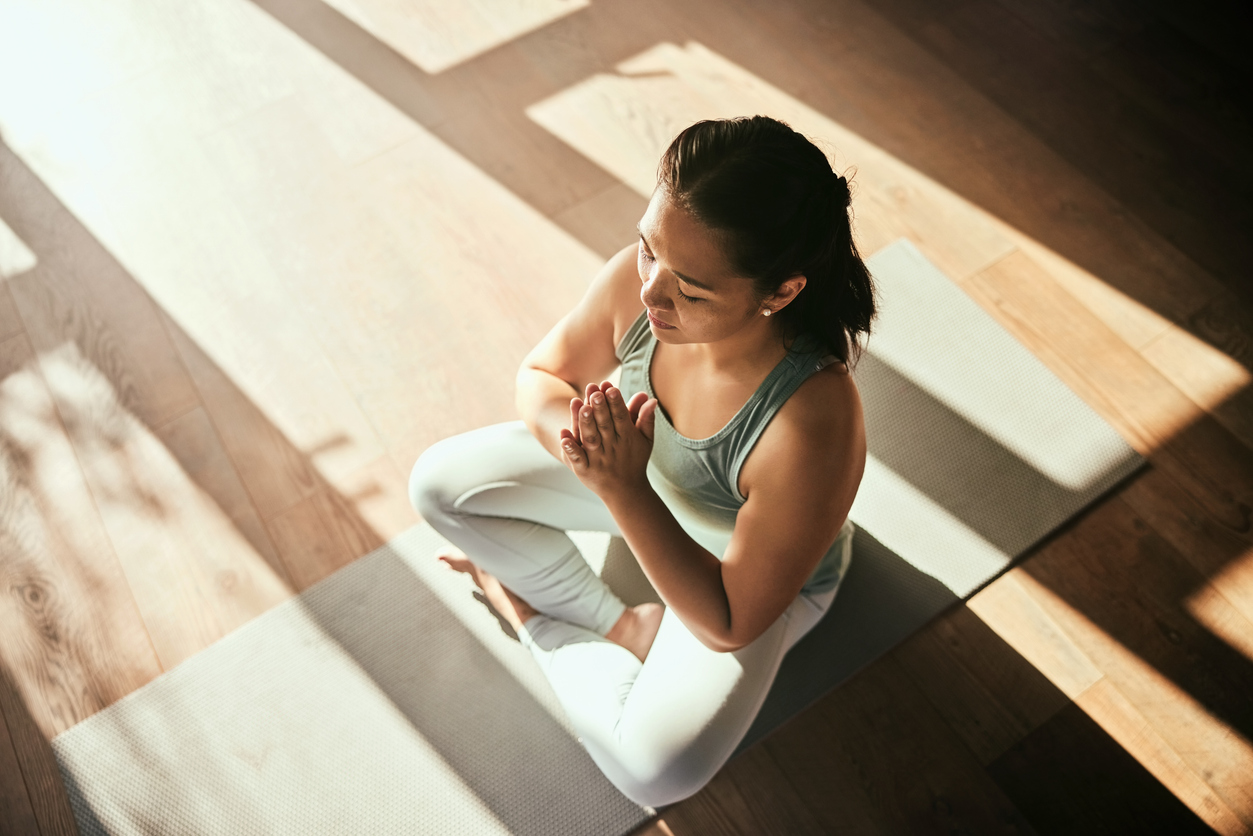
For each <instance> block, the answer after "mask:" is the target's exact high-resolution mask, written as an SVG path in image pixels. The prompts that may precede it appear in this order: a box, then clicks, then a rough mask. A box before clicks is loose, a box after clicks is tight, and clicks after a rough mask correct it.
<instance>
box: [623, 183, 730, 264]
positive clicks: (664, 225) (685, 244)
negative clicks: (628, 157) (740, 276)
mask: <svg viewBox="0 0 1253 836" xmlns="http://www.w3.org/2000/svg"><path fill="white" fill-rule="evenodd" d="M639 226H640V232H642V233H643V235H644V239H645V240H646V241H647V243H648V245H649V247H650V248H652V250H653V255H654V256H656V257H657V258H659V259H661V260H662V261H664V262H665V266H666V267H668V268H670V269H671V270H673V271H675V272H678V273H682V274H684V275H686V276H691V277H692V278H695V279H698V280H699V281H701V282H703V283H705V284H718V283H720V282H721V281H723V280H725V279H727V278H731V269H730V266H729V265H728V263H727V259H726V255H725V254H724V252H723V250H722V243H721V241H720V240H719V236H718V234H717V233H716V232H714V231H713V230H711V229H710V228H709V227H707V226H705V225H704V224H702V223H701V222H700V221H698V220H696V218H694V217H692V215H691V213H689V212H687V211H686V210H684V209H682V208H681V207H679V206H677V205H675V203H674V202H673V201H671V200H670V199H669V197H667V196H666V195H665V194H664V193H663V191H662V190H661V189H658V190H657V191H655V192H654V193H653V197H652V199H651V200H650V201H649V203H648V209H647V210H645V212H644V217H643V218H641V219H640V224H639Z"/></svg>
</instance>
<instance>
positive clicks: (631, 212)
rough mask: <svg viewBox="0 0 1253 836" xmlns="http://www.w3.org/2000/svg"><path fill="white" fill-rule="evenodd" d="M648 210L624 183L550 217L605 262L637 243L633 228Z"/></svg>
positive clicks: (646, 203) (642, 200)
mask: <svg viewBox="0 0 1253 836" xmlns="http://www.w3.org/2000/svg"><path fill="white" fill-rule="evenodd" d="M647 208H648V201H646V200H645V199H644V198H643V197H642V196H641V195H640V194H639V193H638V192H636V191H635V190H634V189H632V188H630V187H629V186H627V185H625V184H623V183H616V184H614V185H612V186H610V187H609V188H608V189H605V190H604V191H603V192H599V193H598V194H594V195H592V196H591V197H589V198H587V199H586V200H584V201H582V202H580V203H576V204H575V205H574V206H571V207H570V208H569V209H565V210H563V211H561V212H558V213H557V214H555V215H553V220H554V221H556V222H557V223H558V224H560V225H561V227H562V228H563V229H565V230H566V231H567V232H569V233H570V234H571V235H573V236H574V237H575V238H578V239H579V240H580V241H582V242H583V243H585V244H587V245H588V246H589V247H591V248H592V249H593V250H594V251H595V252H596V254H597V255H599V256H601V257H602V258H605V259H608V258H609V257H610V256H612V255H613V254H614V253H616V252H618V251H619V250H621V249H622V248H623V247H625V246H627V245H629V244H631V243H632V242H634V241H636V240H638V238H639V233H637V232H636V231H635V225H636V224H637V223H639V220H640V218H642V217H643V216H644V210H645V209H647Z"/></svg>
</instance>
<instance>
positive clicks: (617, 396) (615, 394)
mask: <svg viewBox="0 0 1253 836" xmlns="http://www.w3.org/2000/svg"><path fill="white" fill-rule="evenodd" d="M609 397H611V398H613V399H614V400H615V401H616V400H620V399H621V398H622V393H621V392H619V391H618V390H617V389H610V390H609Z"/></svg>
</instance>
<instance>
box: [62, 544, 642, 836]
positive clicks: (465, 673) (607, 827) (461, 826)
mask: <svg viewBox="0 0 1253 836" xmlns="http://www.w3.org/2000/svg"><path fill="white" fill-rule="evenodd" d="M443 542H444V541H443V540H442V539H441V538H440V537H439V535H437V534H436V533H435V532H434V531H433V530H432V529H431V528H430V527H429V526H426V525H420V526H416V527H415V528H413V529H410V530H409V531H408V532H406V533H404V534H403V535H401V536H400V537H398V538H396V539H395V540H393V541H392V542H391V543H389V544H388V545H387V546H385V547H383V548H381V549H379V550H378V551H376V552H374V553H372V554H370V555H368V556H366V557H364V558H362V559H361V560H358V561H356V562H355V563H353V564H351V565H349V566H347V567H345V568H344V569H342V570H340V571H339V572H336V573H335V574H334V575H332V576H331V577H329V578H327V579H326V580H324V581H322V582H321V583H319V584H317V585H316V586H314V587H312V588H311V589H309V590H306V591H305V592H304V593H303V594H301V595H300V596H299V597H298V598H294V599H292V600H290V601H287V602H285V603H283V604H281V605H279V606H278V607H276V608H275V609H273V610H271V611H270V612H268V613H265V614H264V615H262V616H260V617H259V618H257V619H255V620H253V621H252V622H250V623H248V624H247V625H245V626H244V627H242V628H240V629H239V630H237V631H235V632H234V633H232V634H231V635H229V636H227V637H226V638H224V639H222V640H221V641H219V642H218V643H217V644H214V645H213V646H211V647H209V648H207V649H206V650H204V651H202V652H201V653H199V654H197V655H195V656H193V657H192V658H190V659H188V660H187V661H185V662H184V663H183V664H181V665H179V666H178V667H176V668H174V669H173V670H171V671H169V672H168V673H166V674H164V675H163V676H161V677H159V678H157V679H156V680H154V681H152V682H151V683H149V684H148V685H146V686H144V687H143V688H141V689H139V690H138V691H136V692H134V693H133V694H130V695H129V696H127V697H125V698H124V699H122V700H120V701H119V702H117V703H115V704H114V705H112V706H110V707H109V708H107V709H105V710H104V711H102V712H100V713H99V714H96V715H95V716H93V717H91V718H89V719H88V720H86V721H84V722H82V723H80V724H78V725H77V726H74V727H73V728H71V729H69V730H67V731H66V732H64V733H63V734H61V735H59V736H58V737H57V738H56V739H55V740H54V741H53V750H54V752H55V753H56V756H57V759H58V761H59V763H60V766H61V771H62V774H63V775H64V776H65V779H66V780H65V782H66V786H67V788H68V789H69V793H70V800H71V804H72V806H73V808H74V812H75V817H76V818H77V820H78V822H79V828H80V830H81V832H82V833H83V834H84V836H94V834H104V833H108V834H126V835H127V836H129V835H130V834H157V833H161V834H164V833H196V834H222V836H239V834H250V833H255V834H371V835H372V836H374V834H426V833H430V834H441V836H443V835H444V834H463V833H464V834H475V836H477V835H478V834H483V836H488V835H489V834H506V833H516V834H532V835H533V836H560V835H561V834H569V836H583V834H621V833H625V832H627V831H629V830H631V829H632V828H633V827H635V826H637V825H638V824H640V823H641V822H643V821H644V820H645V819H646V818H647V817H648V812H647V811H645V810H643V809H641V808H639V807H637V806H636V805H635V804H633V803H632V802H630V801H628V800H627V799H626V798H625V797H624V796H622V795H621V794H620V793H619V792H618V791H617V790H616V789H615V788H614V787H613V786H612V785H611V784H610V783H609V782H608V781H607V780H606V779H605V778H604V777H603V776H602V775H601V773H600V771H599V770H598V769H597V768H596V765H595V764H594V763H593V762H592V760H591V759H590V758H589V757H588V756H587V754H586V753H585V752H584V751H583V748H582V747H581V746H580V745H579V743H578V741H577V740H576V739H575V738H574V737H573V736H572V735H571V733H570V730H569V727H568V725H567V721H566V720H565V717H564V715H563V714H562V712H561V709H560V707H559V705H558V703H557V701H556V697H555V696H554V695H553V694H552V692H551V690H550V689H549V688H548V684H547V682H546V681H545V680H544V678H543V677H542V676H541V675H540V674H539V671H538V669H537V668H536V667H535V665H534V662H533V661H532V660H531V656H530V654H529V653H528V652H527V651H526V650H525V649H524V648H523V647H522V646H521V645H520V644H518V643H517V642H516V641H513V640H511V639H510V638H508V637H507V636H506V635H505V634H504V633H503V632H502V631H501V629H500V627H499V625H498V624H497V622H496V620H495V619H494V618H493V617H492V616H491V615H490V614H489V612H488V610H487V609H486V608H485V607H483V606H481V605H480V604H479V603H478V602H477V601H476V600H475V599H474V598H473V597H472V595H471V587H470V586H468V585H467V582H468V578H466V577H465V576H462V575H457V574H455V573H453V572H451V571H449V570H447V569H446V568H445V567H443V566H442V565H440V564H438V563H437V562H436V561H434V560H433V559H432V553H433V552H434V551H435V549H436V548H437V547H438V546H440V545H443Z"/></svg>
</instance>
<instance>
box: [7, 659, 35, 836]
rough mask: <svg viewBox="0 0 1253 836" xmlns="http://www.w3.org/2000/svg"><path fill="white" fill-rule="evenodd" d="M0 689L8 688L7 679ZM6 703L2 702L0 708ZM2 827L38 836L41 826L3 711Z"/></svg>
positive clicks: (21, 835)
mask: <svg viewBox="0 0 1253 836" xmlns="http://www.w3.org/2000/svg"><path fill="white" fill-rule="evenodd" d="M0 687H4V688H7V687H8V682H7V678H6V681H5V683H4V684H3V685H2V686H0ZM4 702H6V701H5V700H0V708H2V707H3V705H4ZM0 823H3V824H4V832H5V833H6V834H9V836H39V823H38V822H37V821H36V820H35V811H34V809H33V808H32V807H31V805H30V794H29V793H28V792H27V791H26V779H25V777H23V775H22V768H21V766H20V764H19V763H18V760H17V753H16V752H14V751H13V738H12V736H11V735H10V734H9V724H8V722H7V721H6V720H5V718H4V711H3V710H0Z"/></svg>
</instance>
